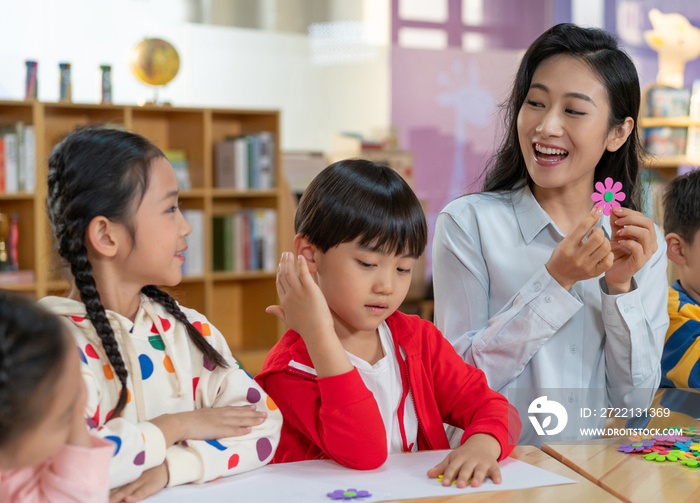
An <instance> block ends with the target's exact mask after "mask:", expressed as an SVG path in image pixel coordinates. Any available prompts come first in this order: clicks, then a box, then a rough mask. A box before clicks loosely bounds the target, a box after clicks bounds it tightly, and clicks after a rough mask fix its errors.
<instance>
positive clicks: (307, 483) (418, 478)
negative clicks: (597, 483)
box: [145, 451, 576, 503]
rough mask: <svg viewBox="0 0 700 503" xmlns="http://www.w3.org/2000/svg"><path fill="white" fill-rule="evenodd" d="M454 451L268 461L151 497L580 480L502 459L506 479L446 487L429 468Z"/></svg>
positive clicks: (269, 495) (426, 489) (498, 487)
mask: <svg viewBox="0 0 700 503" xmlns="http://www.w3.org/2000/svg"><path fill="white" fill-rule="evenodd" d="M447 452H448V451H421V452H414V453H404V454H392V455H390V456H389V458H388V459H387V461H386V463H384V465H382V466H381V467H380V468H378V469H376V470H371V471H362V470H352V469H349V468H345V467H344V466H341V465H339V464H337V463H336V462H334V461H331V460H329V459H323V460H318V461H300V462H298V463H283V464H276V465H267V466H264V467H262V468H259V469H257V470H253V471H251V472H247V473H242V474H240V475H234V476H232V477H226V478H223V479H219V480H216V481H214V482H209V483H207V484H202V485H185V486H180V487H173V488H169V489H164V490H163V491H161V492H160V493H158V494H156V495H155V496H153V497H151V498H148V499H147V500H145V501H147V502H148V503H190V502H193V501H206V502H207V503H218V502H246V503H255V502H265V503H275V502H279V503H297V502H299V503H313V502H320V503H321V502H323V503H328V502H331V501H333V500H332V499H331V498H329V497H328V496H326V494H327V493H330V492H333V491H335V490H336V489H342V490H343V491H345V490H347V489H357V490H358V491H361V490H365V491H368V492H369V493H370V494H372V496H371V497H369V498H358V499H353V500H350V501H355V502H361V503H369V502H376V501H386V500H400V499H410V498H427V497H430V496H454V495H458V494H468V493H476V492H485V491H509V490H512V489H526V488H529V487H540V486H553V485H559V484H572V483H575V482H576V481H575V480H571V479H568V478H566V477H562V476H561V475H557V474H555V473H551V472H548V471H546V470H543V469H541V468H538V467H536V466H532V465H529V464H527V463H524V462H522V461H518V460H516V459H513V458H506V459H504V460H503V461H501V462H500V463H499V466H500V468H501V475H502V477H503V482H502V483H501V484H494V483H493V482H492V481H491V479H486V480H485V481H484V483H482V484H481V486H480V487H476V488H474V487H467V488H466V489H457V487H456V486H454V485H453V486H451V487H443V486H442V485H441V484H440V483H439V482H438V481H437V480H436V479H429V478H428V476H427V475H426V472H427V471H428V469H430V468H432V467H433V466H435V465H437V464H438V463H440V462H441V461H442V460H443V459H445V456H446V455H447Z"/></svg>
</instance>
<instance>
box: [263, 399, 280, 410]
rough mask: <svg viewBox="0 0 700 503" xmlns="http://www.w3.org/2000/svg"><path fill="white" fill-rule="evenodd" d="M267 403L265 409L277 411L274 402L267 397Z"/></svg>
mask: <svg viewBox="0 0 700 503" xmlns="http://www.w3.org/2000/svg"><path fill="white" fill-rule="evenodd" d="M265 402H266V403H267V408H268V409H270V410H277V404H276V403H275V402H274V400H273V399H272V398H271V397H270V396H268V397H267V400H266V401H265Z"/></svg>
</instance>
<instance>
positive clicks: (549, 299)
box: [544, 295, 553, 303]
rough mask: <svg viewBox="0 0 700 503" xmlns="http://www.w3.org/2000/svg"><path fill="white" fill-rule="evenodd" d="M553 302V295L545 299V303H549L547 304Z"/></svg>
mask: <svg viewBox="0 0 700 503" xmlns="http://www.w3.org/2000/svg"><path fill="white" fill-rule="evenodd" d="M552 300H553V299H552V296H551V295H547V296H546V297H545V298H544V301H545V302H547V303H551V302H552Z"/></svg>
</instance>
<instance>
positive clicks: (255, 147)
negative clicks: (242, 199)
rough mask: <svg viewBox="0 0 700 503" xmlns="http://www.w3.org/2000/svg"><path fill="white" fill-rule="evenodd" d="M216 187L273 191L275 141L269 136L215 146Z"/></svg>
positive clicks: (239, 138) (230, 140)
mask: <svg viewBox="0 0 700 503" xmlns="http://www.w3.org/2000/svg"><path fill="white" fill-rule="evenodd" d="M214 157H215V159H214V161H215V184H216V187H217V188H220V189H224V188H229V189H238V190H247V189H272V188H274V186H275V175H274V174H275V138H274V135H273V134H272V133H269V132H266V131H263V132H261V133H255V134H249V135H243V136H233V137H228V138H225V139H223V140H221V141H219V142H217V143H216V146H215V151H214Z"/></svg>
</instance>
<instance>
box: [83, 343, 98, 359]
mask: <svg viewBox="0 0 700 503" xmlns="http://www.w3.org/2000/svg"><path fill="white" fill-rule="evenodd" d="M85 354H86V355H88V357H89V358H93V359H95V360H99V359H100V357H99V356H97V351H95V348H93V347H92V344H87V345H86V346H85Z"/></svg>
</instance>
